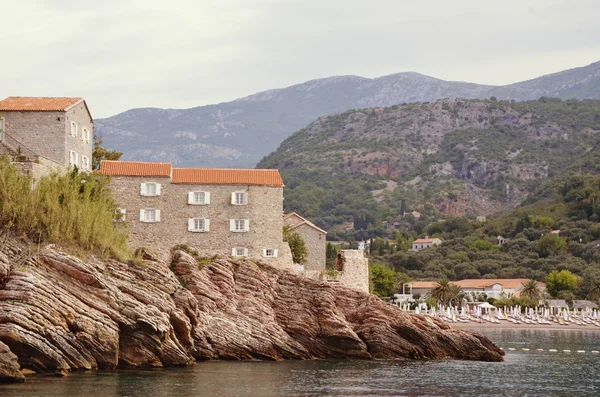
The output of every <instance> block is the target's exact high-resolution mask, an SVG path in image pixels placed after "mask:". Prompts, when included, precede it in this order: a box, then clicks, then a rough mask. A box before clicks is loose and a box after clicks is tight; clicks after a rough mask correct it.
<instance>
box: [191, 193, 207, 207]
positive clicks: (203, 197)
mask: <svg viewBox="0 0 600 397" xmlns="http://www.w3.org/2000/svg"><path fill="white" fill-rule="evenodd" d="M188 204H192V205H205V204H210V193H209V192H188Z"/></svg>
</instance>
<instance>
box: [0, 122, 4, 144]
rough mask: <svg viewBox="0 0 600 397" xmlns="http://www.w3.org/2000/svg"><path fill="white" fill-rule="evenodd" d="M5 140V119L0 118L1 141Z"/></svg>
mask: <svg viewBox="0 0 600 397" xmlns="http://www.w3.org/2000/svg"><path fill="white" fill-rule="evenodd" d="M3 140H4V119H3V118H2V117H0V141H3Z"/></svg>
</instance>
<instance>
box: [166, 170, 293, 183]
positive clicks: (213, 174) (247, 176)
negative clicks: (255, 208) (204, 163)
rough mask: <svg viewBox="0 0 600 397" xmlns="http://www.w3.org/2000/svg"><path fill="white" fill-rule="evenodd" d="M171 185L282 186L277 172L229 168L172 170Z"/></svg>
mask: <svg viewBox="0 0 600 397" xmlns="http://www.w3.org/2000/svg"><path fill="white" fill-rule="evenodd" d="M172 183H187V184H198V185H262V186H281V187H283V186H284V185H283V179H281V175H279V171H278V170H249V169H230V168H173V180H172Z"/></svg>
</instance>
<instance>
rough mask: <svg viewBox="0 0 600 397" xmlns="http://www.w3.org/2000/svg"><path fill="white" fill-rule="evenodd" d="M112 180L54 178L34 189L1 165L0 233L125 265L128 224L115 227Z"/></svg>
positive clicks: (82, 176)
mask: <svg viewBox="0 0 600 397" xmlns="http://www.w3.org/2000/svg"><path fill="white" fill-rule="evenodd" d="M108 182H109V179H108V178H106V177H104V176H101V175H95V174H87V173H78V172H77V170H74V171H73V172H70V173H68V174H64V175H59V174H53V175H50V176H46V177H42V178H41V179H40V180H38V181H37V184H36V185H34V184H33V181H32V179H31V178H30V177H28V176H23V175H21V174H20V173H19V171H18V169H17V168H16V167H14V166H13V165H11V164H10V163H9V162H8V159H7V158H3V159H0V227H3V228H5V229H9V230H14V231H18V232H20V233H25V234H27V235H28V236H29V237H30V238H32V239H33V240H34V241H36V242H38V243H41V242H50V243H57V244H60V245H62V246H64V247H67V246H74V247H75V248H77V249H80V250H84V251H87V252H94V253H97V254H100V255H102V256H113V257H116V258H117V259H121V260H125V259H127V258H129V257H131V253H130V252H129V249H128V248H127V236H126V235H125V230H124V224H123V223H121V222H115V219H116V209H117V206H116V204H115V203H114V201H113V198H112V192H111V191H110V189H109V187H108Z"/></svg>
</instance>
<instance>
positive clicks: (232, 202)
mask: <svg viewBox="0 0 600 397" xmlns="http://www.w3.org/2000/svg"><path fill="white" fill-rule="evenodd" d="M231 204H235V192H233V193H231Z"/></svg>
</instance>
